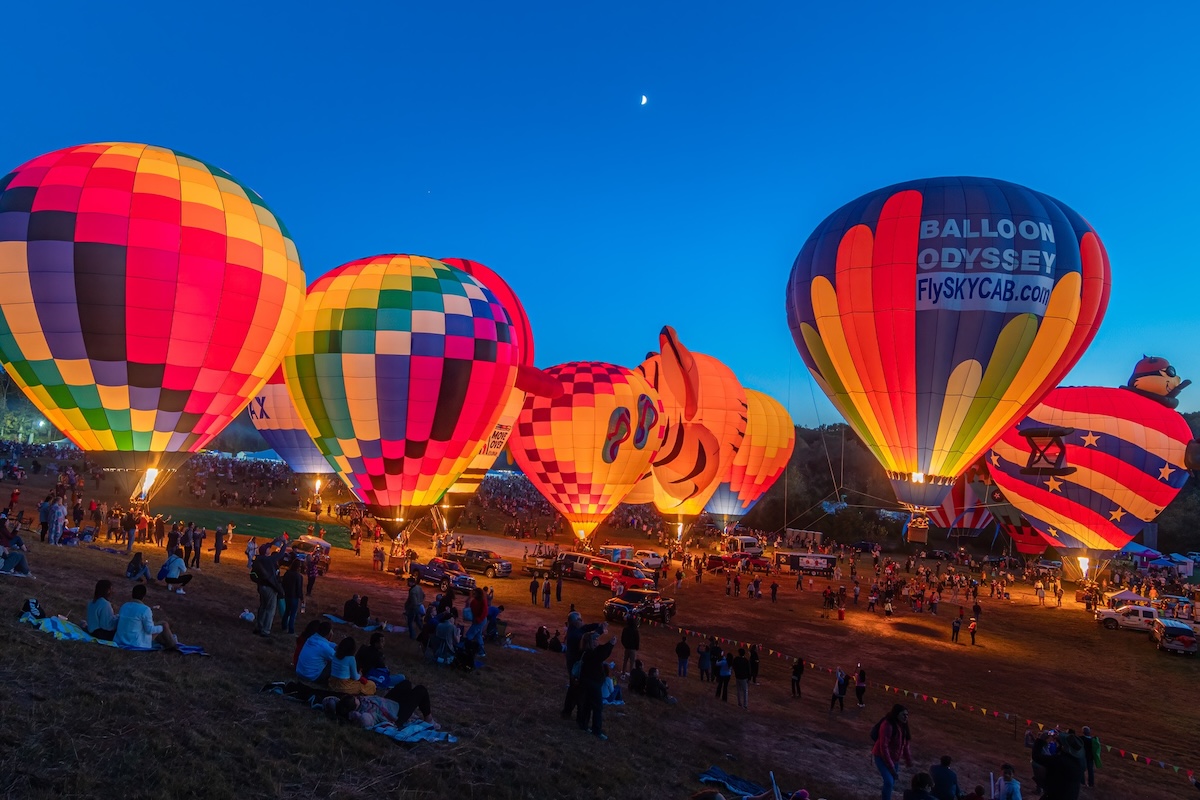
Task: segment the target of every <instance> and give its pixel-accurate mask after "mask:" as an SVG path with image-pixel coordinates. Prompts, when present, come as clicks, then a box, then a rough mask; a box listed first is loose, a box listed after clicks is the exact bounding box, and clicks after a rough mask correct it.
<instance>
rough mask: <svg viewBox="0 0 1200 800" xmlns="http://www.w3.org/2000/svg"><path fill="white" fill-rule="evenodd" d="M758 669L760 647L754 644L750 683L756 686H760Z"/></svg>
mask: <svg viewBox="0 0 1200 800" xmlns="http://www.w3.org/2000/svg"><path fill="white" fill-rule="evenodd" d="M758 667H759V656H758V645H756V644H752V645H750V682H751V683H753V684H754V685H755V686H758Z"/></svg>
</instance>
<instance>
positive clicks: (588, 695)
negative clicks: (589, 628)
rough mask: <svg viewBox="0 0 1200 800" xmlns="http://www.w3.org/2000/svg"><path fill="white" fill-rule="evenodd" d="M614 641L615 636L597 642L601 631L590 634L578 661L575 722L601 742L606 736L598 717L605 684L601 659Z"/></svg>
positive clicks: (600, 717)
mask: <svg viewBox="0 0 1200 800" xmlns="http://www.w3.org/2000/svg"><path fill="white" fill-rule="evenodd" d="M616 644H617V637H615V636H614V637H612V638H611V639H609V640H608V641H607V642H605V643H604V644H600V634H599V633H589V634H588V635H587V636H586V637H585V638H584V640H583V655H582V657H581V658H580V660H579V686H580V689H579V698H580V702H579V716H578V717H576V722H577V723H578V725H579V729H580V730H582V731H587V732H588V733H591V734H593V735H594V736H596V737H597V738H598V739H600V740H601V741H605V740H607V739H608V736H606V735H605V734H604V731H603V729H602V725H603V720H602V716H601V712H602V711H603V709H604V700H603V698H602V696H601V689H602V688H603V687H604V662H605V661H606V660H607V659H608V657H609V656H611V655H612V651H613V648H614V647H615V646H616ZM589 723H590V724H589Z"/></svg>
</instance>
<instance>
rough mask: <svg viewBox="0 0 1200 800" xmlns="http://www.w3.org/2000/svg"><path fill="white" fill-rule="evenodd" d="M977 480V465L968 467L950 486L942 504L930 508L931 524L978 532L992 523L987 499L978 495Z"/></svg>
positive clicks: (938, 526)
mask: <svg viewBox="0 0 1200 800" xmlns="http://www.w3.org/2000/svg"><path fill="white" fill-rule="evenodd" d="M976 480H977V478H976V475H975V466H974V465H972V466H971V467H969V468H968V469H967V471H966V472H965V473H964V474H963V476H962V477H961V478H959V479H958V480H956V481H955V482H954V485H953V486H951V487H950V493H949V494H947V495H946V499H945V500H943V501H942V504H941V505H940V506H937V507H936V508H932V509H930V510H929V524H930V525H932V526H934V527H936V528H945V529H947V530H958V531H960V532H963V533H968V534H970V535H975V534H978V533H979V532H980V531H981V530H982V529H983V528H986V527H988V526H989V525H991V524H992V522H993V519H992V514H991V512H990V511H988V508H987V506H986V505H985V501H984V500H983V499H981V498H979V497H977V496H976V493H975V491H974V490H973V489H972V484H973V483H974V482H975V481H976Z"/></svg>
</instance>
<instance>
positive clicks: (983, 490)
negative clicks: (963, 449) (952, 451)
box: [964, 458, 1048, 556]
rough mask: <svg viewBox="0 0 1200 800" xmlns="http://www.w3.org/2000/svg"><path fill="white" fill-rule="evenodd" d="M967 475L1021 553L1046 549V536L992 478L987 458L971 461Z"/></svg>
mask: <svg viewBox="0 0 1200 800" xmlns="http://www.w3.org/2000/svg"><path fill="white" fill-rule="evenodd" d="M964 477H965V478H966V480H967V483H968V485H969V486H970V487H971V491H972V492H973V493H974V494H975V497H976V499H977V500H978V501H979V502H980V503H982V504H983V505H984V506H985V507H986V508H987V511H988V513H989V514H991V516H992V519H994V520H995V522H996V524H997V525H998V526H999V529H1000V532H1001V533H1003V534H1004V535H1005V536H1007V537H1008V538H1009V539H1011V540H1012V543H1013V547H1014V548H1015V549H1016V551H1017V552H1018V553H1020V554H1022V555H1026V556H1036V555H1041V554H1042V553H1044V552H1045V551H1046V547H1047V545H1048V542H1047V540H1046V538H1045V537H1044V536H1042V534H1041V533H1039V532H1038V529H1037V528H1035V527H1033V526H1032V525H1030V524H1029V521H1028V520H1026V519H1025V518H1024V517H1023V516H1021V512H1020V511H1018V510H1017V509H1016V508H1015V507H1014V506H1013V504H1012V503H1010V502H1008V500H1007V499H1006V498H1005V497H1004V492H1002V491H1000V489H999V488H998V487H997V486H996V482H995V481H993V480H992V475H991V471H990V470H989V469H988V460H987V459H986V458H981V459H979V460H978V461H976V462H975V463H974V464H972V465H971V468H970V469H968V470H967V473H966V475H965V476H964Z"/></svg>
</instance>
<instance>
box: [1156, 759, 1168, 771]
mask: <svg viewBox="0 0 1200 800" xmlns="http://www.w3.org/2000/svg"><path fill="white" fill-rule="evenodd" d="M1158 765H1159V766H1160V767H1162V768H1163V769H1166V768H1167V763H1166V762H1165V761H1160V762H1158Z"/></svg>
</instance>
